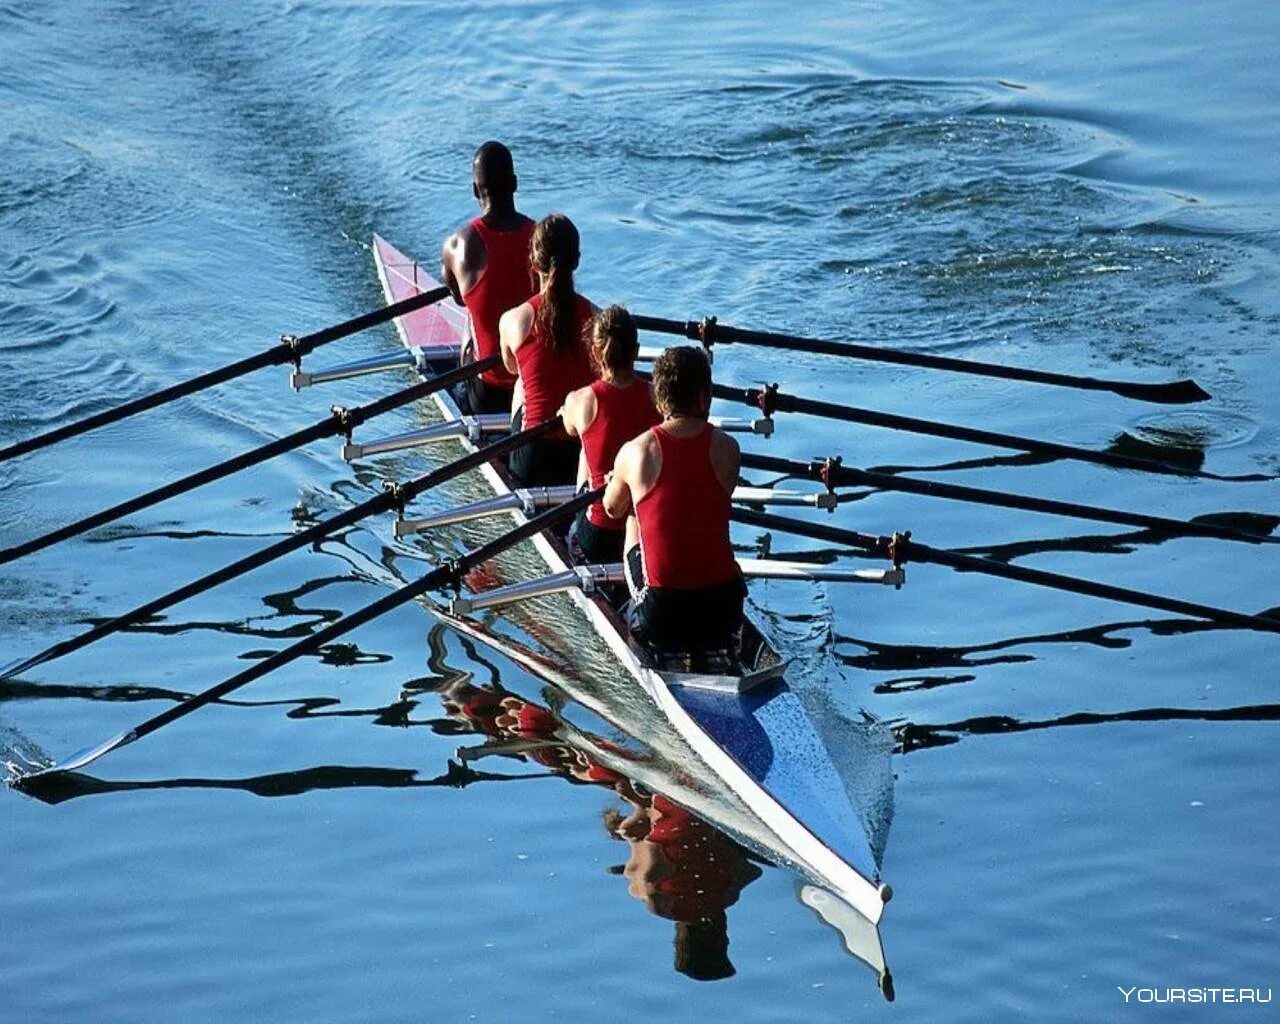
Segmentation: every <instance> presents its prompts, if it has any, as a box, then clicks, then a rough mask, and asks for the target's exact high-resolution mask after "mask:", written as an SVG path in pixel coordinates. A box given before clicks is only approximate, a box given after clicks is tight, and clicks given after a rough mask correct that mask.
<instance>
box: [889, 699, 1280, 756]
mask: <svg viewBox="0 0 1280 1024" xmlns="http://www.w3.org/2000/svg"><path fill="white" fill-rule="evenodd" d="M1183 721H1190V722H1280V704H1258V705H1251V706H1248V707H1238V708H1209V709H1191V708H1143V709H1140V710H1136V711H1115V712H1105V713H1104V712H1092V711H1077V712H1075V713H1074V714H1070V715H1061V716H1060V717H1058V718H1049V719H1045V720H1044V721H1021V720H1019V719H1017V718H1012V717H1010V716H1007V715H983V716H980V717H978V718H966V719H962V720H960V721H958V722H947V723H942V724H936V725H929V724H924V723H918V722H905V723H901V724H899V725H897V726H895V727H894V734H895V736H896V737H897V740H898V752H899V753H901V754H909V753H911V752H912V751H914V750H926V749H929V748H933V747H945V746H950V745H951V744H953V743H958V742H960V740H961V739H963V738H964V737H966V736H996V735H1003V734H1011V733H1025V732H1040V731H1043V730H1046V729H1065V728H1068V727H1071V726H1077V725H1108V724H1115V723H1119V722H1183Z"/></svg>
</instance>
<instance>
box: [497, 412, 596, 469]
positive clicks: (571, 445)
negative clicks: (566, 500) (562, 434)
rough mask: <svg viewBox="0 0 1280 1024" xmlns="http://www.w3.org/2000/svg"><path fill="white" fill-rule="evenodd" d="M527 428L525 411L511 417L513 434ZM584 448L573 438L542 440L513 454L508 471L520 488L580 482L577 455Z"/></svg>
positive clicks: (534, 441)
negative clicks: (524, 427) (525, 426)
mask: <svg viewBox="0 0 1280 1024" xmlns="http://www.w3.org/2000/svg"><path fill="white" fill-rule="evenodd" d="M523 426H524V410H523V409H519V410H517V411H516V413H515V414H514V415H513V416H512V417H511V432H512V433H513V434H514V433H518V432H519V431H520V430H522V429H523ZM581 450H582V446H581V445H579V444H578V442H577V441H576V440H575V439H574V438H572V437H566V438H552V439H548V438H546V437H539V438H536V439H535V440H533V441H530V442H529V443H528V444H524V445H521V446H520V447H519V448H517V449H516V450H515V451H513V452H512V453H511V457H510V458H509V459H508V460H507V468H508V469H510V470H511V475H512V477H514V478H515V481H516V484H517V485H519V486H520V487H556V486H558V485H561V484H572V483H575V482H576V481H577V479H578V453H579V452H580V451H581Z"/></svg>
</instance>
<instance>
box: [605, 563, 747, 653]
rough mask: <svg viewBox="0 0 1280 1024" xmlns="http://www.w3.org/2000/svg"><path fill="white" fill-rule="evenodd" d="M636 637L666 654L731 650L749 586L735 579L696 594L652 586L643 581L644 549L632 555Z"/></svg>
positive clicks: (628, 568)
mask: <svg viewBox="0 0 1280 1024" xmlns="http://www.w3.org/2000/svg"><path fill="white" fill-rule="evenodd" d="M623 564H624V565H625V567H626V576H627V586H628V587H629V588H630V590H631V607H632V613H633V619H634V621H633V623H632V627H631V628H632V632H633V633H635V634H636V636H637V637H638V638H639V639H641V640H642V641H644V642H645V643H647V644H651V645H652V646H654V647H656V648H658V649H659V650H662V651H708V650H718V649H720V648H724V647H730V646H732V644H733V638H734V636H735V635H736V634H737V632H738V631H739V630H740V629H741V628H742V605H743V602H744V600H745V599H746V596H747V586H746V583H745V582H743V579H742V577H741V576H740V575H739V576H735V577H734V578H733V579H731V580H726V581H725V582H724V583H717V584H714V585H712V586H710V587H698V588H697V589H696V590H675V589H673V588H671V587H650V586H648V585H646V583H645V580H644V565H643V560H642V558H641V555H640V545H639V544H637V545H635V546H634V547H633V548H632V549H631V550H630V551H628V552H627V557H626V561H625V562H624V563H623Z"/></svg>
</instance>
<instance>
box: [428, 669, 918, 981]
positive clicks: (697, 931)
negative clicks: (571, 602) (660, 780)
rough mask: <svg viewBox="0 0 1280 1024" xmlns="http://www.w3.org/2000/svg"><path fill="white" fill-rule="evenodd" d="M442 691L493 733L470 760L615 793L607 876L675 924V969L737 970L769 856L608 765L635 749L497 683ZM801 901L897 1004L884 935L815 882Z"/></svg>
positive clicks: (468, 750)
mask: <svg viewBox="0 0 1280 1024" xmlns="http://www.w3.org/2000/svg"><path fill="white" fill-rule="evenodd" d="M433 681H434V680H433ZM438 693H439V696H440V698H441V701H442V703H443V706H444V710H445V713H446V714H447V715H448V716H449V718H450V719H451V720H452V721H453V722H456V723H458V724H459V725H462V726H464V727H465V728H466V730H467V731H469V732H472V733H475V734H478V735H482V736H485V737H486V739H485V741H484V742H483V743H480V744H478V745H474V746H464V747H461V748H459V750H458V752H457V757H458V759H459V760H460V761H461V762H462V763H463V764H470V763H472V762H475V761H477V760H480V759H482V758H487V757H508V758H519V759H523V760H527V761H529V762H533V763H536V764H538V765H540V766H542V767H543V768H545V769H547V770H548V771H550V772H551V773H553V774H556V775H559V776H560V777H562V778H564V779H565V780H566V781H568V782H572V783H576V784H580V785H593V786H599V787H601V788H602V789H608V790H610V791H612V793H613V794H614V796H616V797H617V800H618V805H617V806H616V807H612V808H609V809H608V810H606V811H605V812H604V815H603V820H604V826H605V828H606V830H607V831H608V834H609V835H610V836H611V837H612V838H614V839H616V840H618V841H619V842H620V843H624V844H626V861H625V863H623V864H619V865H616V866H614V867H612V868H610V869H609V870H610V872H611V873H613V874H616V875H620V876H622V877H623V878H625V879H626V881H627V886H628V892H629V894H630V895H631V896H632V897H633V898H635V899H636V900H639V901H640V902H641V903H643V904H644V905H645V906H646V907H647V908H648V910H649V911H650V913H652V914H654V915H656V916H658V917H661V918H665V919H666V920H669V921H672V922H673V923H674V926H675V936H674V957H675V969H676V970H677V971H679V972H680V973H681V974H684V975H686V976H688V977H690V978H693V979H696V980H699V981H715V980H719V979H722V978H729V977H732V976H733V975H734V974H735V973H736V972H735V968H734V966H733V963H732V961H731V960H730V958H729V932H728V910H729V909H730V908H731V907H732V906H733V905H734V904H735V903H737V902H738V898H739V896H740V895H741V893H742V890H743V889H744V888H745V887H746V886H748V885H750V884H751V883H752V882H753V881H755V880H756V879H757V878H759V877H760V876H761V874H762V869H761V866H760V865H761V864H762V863H763V864H766V865H768V864H769V863H770V862H769V861H768V860H767V859H766V858H765V857H763V856H762V855H758V854H753V853H749V852H748V851H747V850H746V849H745V848H744V847H743V846H742V845H741V844H739V843H738V842H736V841H735V840H734V839H732V838H730V837H729V836H728V835H727V834H726V833H725V832H723V831H721V830H720V829H718V828H716V827H715V826H714V825H711V824H709V823H708V822H707V821H705V820H703V819H702V818H700V817H698V816H696V815H694V814H691V813H690V812H689V811H687V810H685V809H684V808H683V807H681V806H680V805H679V804H677V803H675V802H674V801H673V800H671V799H669V798H668V797H667V796H665V795H664V794H662V793H660V792H655V791H653V790H652V789H650V788H649V787H647V786H645V785H643V784H641V783H638V782H636V781H635V780H634V779H632V778H630V777H628V776H627V775H626V774H624V773H623V772H620V771H618V770H616V769H615V768H613V767H610V766H608V765H606V764H604V763H603V760H602V759H601V758H600V757H599V756H598V755H597V753H596V752H597V751H599V750H602V749H603V750H607V751H609V752H610V754H612V755H613V757H612V760H613V761H614V763H615V764H617V763H619V761H621V762H623V763H625V762H626V761H627V760H632V759H635V758H636V756H637V755H636V754H635V752H634V751H631V750H628V749H626V748H623V747H621V746H619V745H618V744H616V743H612V742H610V741H608V740H604V739H601V738H600V737H598V736H587V735H585V734H583V733H582V732H581V731H580V730H578V729H577V728H576V727H575V726H573V725H571V724H569V723H567V722H565V721H564V720H563V719H562V718H560V717H558V716H557V715H555V714H554V713H552V712H551V711H550V710H549V709H548V708H546V707H544V706H542V705H540V704H536V703H533V702H532V701H529V700H526V699H524V698H522V697H520V696H517V695H516V694H514V693H511V692H508V691H506V690H504V689H502V688H500V687H498V686H496V685H490V686H477V685H475V684H474V683H472V682H471V681H470V679H469V678H459V677H457V676H455V677H454V678H453V679H452V680H450V681H448V682H444V683H443V685H442V686H441V687H440V689H439V690H438ZM584 741H585V742H584ZM800 898H801V900H802V902H804V903H805V904H806V905H807V906H809V907H810V908H811V909H813V910H814V911H815V912H816V913H818V915H819V916H820V917H821V918H822V919H823V920H824V921H826V922H827V923H828V924H830V925H832V926H833V927H835V928H837V929H838V930H839V931H840V932H841V933H842V935H843V936H844V939H845V946H846V948H847V949H848V950H849V951H850V952H851V953H853V954H854V955H855V956H857V957H858V958H859V959H861V960H863V961H864V962H865V963H867V964H868V966H870V967H871V968H872V969H873V970H874V971H875V972H876V974H877V976H878V979H879V984H880V989H881V991H882V992H883V993H884V995H885V997H886V998H887V999H890V1000H891V999H892V998H893V982H892V978H891V976H890V974H889V971H888V969H887V967H886V966H885V963H884V956H883V950H882V948H881V945H880V938H879V932H878V929H876V927H875V926H874V925H872V924H871V923H870V922H869V921H867V920H866V919H865V918H864V917H862V915H860V914H858V913H857V911H855V910H853V909H852V908H851V907H848V906H846V905H844V904H843V903H842V902H841V901H840V900H838V899H837V898H836V897H835V896H833V895H831V894H830V893H828V892H826V891H825V890H823V889H821V888H820V887H818V886H816V885H813V884H804V885H802V886H801V887H800Z"/></svg>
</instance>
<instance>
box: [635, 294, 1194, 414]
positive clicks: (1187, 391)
mask: <svg viewBox="0 0 1280 1024" xmlns="http://www.w3.org/2000/svg"><path fill="white" fill-rule="evenodd" d="M633 319H634V320H635V322H636V327H637V328H639V329H640V330H642V331H657V332H659V333H662V334H674V335H678V336H679V337H683V338H689V339H691V340H693V341H698V342H701V343H702V344H704V345H707V346H710V345H714V344H719V343H734V342H737V343H739V344H742V345H759V346H762V347H764V348H776V349H787V350H789V351H792V352H807V353H812V352H818V353H821V354H823V355H829V356H839V357H842V358H845V359H866V360H870V361H872V362H877V363H899V364H901V365H904V366H921V367H925V368H926V369H930V370H949V371H951V372H953V373H972V374H975V375H977V376H981V377H1001V378H1004V379H1006V380H1021V381H1028V382H1030V383H1033V384H1052V385H1055V386H1057V387H1064V388H1077V389H1079V390H1084V391H1110V392H1111V393H1112V394H1116V395H1120V396H1122V397H1124V398H1134V399H1137V400H1139V401H1142V402H1160V403H1162V404H1166V405H1184V404H1186V403H1189V402H1203V401H1204V400H1205V399H1207V398H1209V397H1211V396H1210V395H1209V392H1207V391H1205V389H1204V388H1202V387H1201V386H1200V385H1199V384H1197V383H1196V382H1195V381H1194V380H1189V379H1185V380H1175V381H1161V382H1155V383H1146V382H1140V381H1139V382H1134V381H1113V380H1102V379H1099V378H1097V377H1082V376H1078V375H1076V374H1067V373H1052V372H1050V371H1048V370H1031V369H1027V368H1025V367H1021V366H1005V365H1003V364H1000V363H984V362H979V361H978V360H974V359H956V358H954V357H953V356H937V355H931V354H929V353H927V352H910V351H906V350H904V349H895V348H881V347H880V346H877V345H859V344H856V343H853V342H847V341H826V340H823V339H821V338H802V337H799V336H798V335H794V334H777V333H775V332H773V331H749V330H744V329H743V328H740V327H731V326H729V325H728V324H721V323H718V322H717V321H716V320H715V318H714V317H712V318H709V319H706V320H701V321H697V320H689V321H684V320H665V319H663V318H662V317H657V316H636V317H634V318H633Z"/></svg>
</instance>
